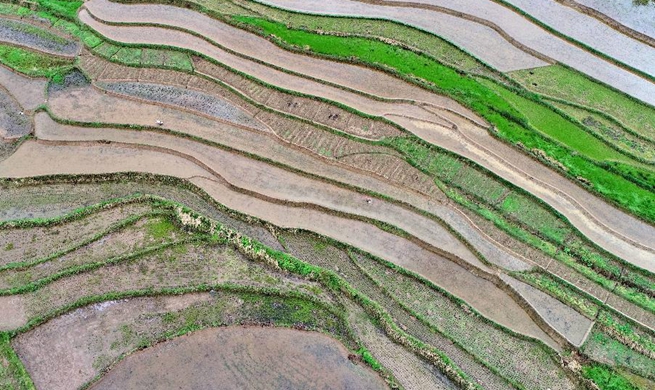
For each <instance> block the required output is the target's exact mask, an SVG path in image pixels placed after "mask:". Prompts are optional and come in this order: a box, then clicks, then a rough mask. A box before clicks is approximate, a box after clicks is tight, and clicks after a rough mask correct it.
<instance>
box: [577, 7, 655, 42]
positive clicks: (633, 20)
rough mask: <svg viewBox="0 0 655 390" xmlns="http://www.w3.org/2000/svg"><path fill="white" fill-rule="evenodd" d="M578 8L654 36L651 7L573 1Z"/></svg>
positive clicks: (654, 28) (654, 29)
mask: <svg viewBox="0 0 655 390" xmlns="http://www.w3.org/2000/svg"><path fill="white" fill-rule="evenodd" d="M575 2H576V3H577V4H579V5H580V6H584V7H587V8H589V9H591V10H592V11H593V12H594V13H601V14H603V15H606V16H607V17H611V18H613V19H615V20H617V21H618V22H619V23H621V24H622V25H624V26H628V27H630V28H632V29H634V30H637V31H639V32H641V33H643V34H646V35H648V36H650V37H652V36H654V35H655V26H653V25H652V23H650V22H652V20H653V16H655V12H653V9H652V7H651V8H650V9H649V8H648V7H642V6H638V5H635V4H634V2H632V1H622V0H619V1H616V2H611V3H607V2H606V1H604V0H600V1H599V0H575Z"/></svg>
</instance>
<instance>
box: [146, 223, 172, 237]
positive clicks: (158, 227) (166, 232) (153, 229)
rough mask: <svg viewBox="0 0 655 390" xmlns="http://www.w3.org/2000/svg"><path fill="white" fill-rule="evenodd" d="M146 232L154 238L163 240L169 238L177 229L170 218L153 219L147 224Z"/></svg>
mask: <svg viewBox="0 0 655 390" xmlns="http://www.w3.org/2000/svg"><path fill="white" fill-rule="evenodd" d="M145 228H146V231H147V232H148V235H149V236H150V237H152V238H156V239H161V238H165V237H169V236H170V235H171V234H172V233H173V232H174V231H175V230H177V227H176V226H175V225H174V224H173V222H171V221H170V219H168V218H158V219H151V220H149V221H148V223H146V226H145Z"/></svg>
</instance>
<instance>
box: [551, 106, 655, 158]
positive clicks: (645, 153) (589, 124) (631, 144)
mask: <svg viewBox="0 0 655 390" xmlns="http://www.w3.org/2000/svg"><path fill="white" fill-rule="evenodd" d="M549 103H550V104H551V105H552V106H554V107H556V108H557V109H559V110H561V111H562V112H564V113H565V114H566V115H568V116H570V117H572V118H574V119H576V120H577V121H578V122H580V123H583V124H584V126H585V129H586V130H587V131H589V133H591V134H593V135H594V136H596V137H598V138H601V139H603V140H604V141H605V142H607V143H610V144H611V145H613V146H614V147H616V148H617V149H620V150H621V151H622V152H623V153H626V154H628V155H630V156H632V157H633V158H635V159H637V160H639V161H642V162H644V163H648V164H650V165H652V164H653V163H654V162H655V145H654V144H653V143H652V142H650V141H647V140H645V139H643V138H640V137H639V136H637V135H635V134H633V133H632V132H631V131H629V130H628V129H626V128H625V127H624V126H623V125H622V124H621V123H619V122H618V121H616V120H615V119H613V118H611V117H608V116H607V115H604V114H603V113H600V112H597V111H594V110H591V109H586V108H582V106H578V105H575V104H569V103H563V102H560V101H550V102H549Z"/></svg>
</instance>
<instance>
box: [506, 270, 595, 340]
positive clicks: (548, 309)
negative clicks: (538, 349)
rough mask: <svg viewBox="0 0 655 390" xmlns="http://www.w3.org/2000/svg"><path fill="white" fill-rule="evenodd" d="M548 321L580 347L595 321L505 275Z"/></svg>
mask: <svg viewBox="0 0 655 390" xmlns="http://www.w3.org/2000/svg"><path fill="white" fill-rule="evenodd" d="M503 280H505V281H506V282H507V283H509V285H510V286H512V287H513V288H514V289H515V290H516V291H517V292H518V293H519V294H520V295H521V296H522V297H523V298H525V300H526V301H528V303H529V304H530V306H532V307H533V308H534V309H535V310H536V311H537V313H538V314H539V315H540V316H541V317H542V318H543V319H544V321H546V323H547V324H548V325H549V326H550V327H552V328H553V329H555V330H556V331H557V332H558V333H559V334H561V335H563V336H564V337H565V338H566V339H567V340H568V341H569V342H571V344H573V345H575V346H576V347H579V346H581V345H582V343H584V341H585V337H586V336H587V332H588V331H589V329H591V327H592V326H593V322H592V321H591V320H589V319H588V318H586V317H585V316H583V315H582V314H580V313H578V312H577V311H575V310H574V309H572V308H571V307H569V306H567V305H565V304H564V303H562V302H560V301H559V300H557V299H555V298H553V297H551V296H550V295H548V294H546V293H544V292H541V291H539V290H537V289H536V288H534V287H532V286H530V285H529V284H526V283H523V282H520V281H518V280H516V279H514V278H511V277H504V278H503Z"/></svg>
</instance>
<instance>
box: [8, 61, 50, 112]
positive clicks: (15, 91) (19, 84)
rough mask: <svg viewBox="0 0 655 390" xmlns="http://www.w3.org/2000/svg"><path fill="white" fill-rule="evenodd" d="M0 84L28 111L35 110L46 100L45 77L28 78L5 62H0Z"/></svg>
mask: <svg viewBox="0 0 655 390" xmlns="http://www.w3.org/2000/svg"><path fill="white" fill-rule="evenodd" d="M0 85H2V87H3V88H4V89H6V90H7V91H8V92H9V93H10V94H11V95H12V96H13V97H14V98H15V99H16V100H17V101H18V103H19V104H20V105H21V106H22V107H23V108H25V109H26V110H28V111H33V110H35V109H36V108H37V107H38V106H39V105H41V104H42V103H44V102H45V100H46V85H47V81H46V80H45V78H32V77H29V78H28V77H26V76H25V75H23V74H21V73H19V72H17V71H15V70H14V69H12V68H10V67H8V66H6V65H4V64H0ZM37 95H38V96H37Z"/></svg>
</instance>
